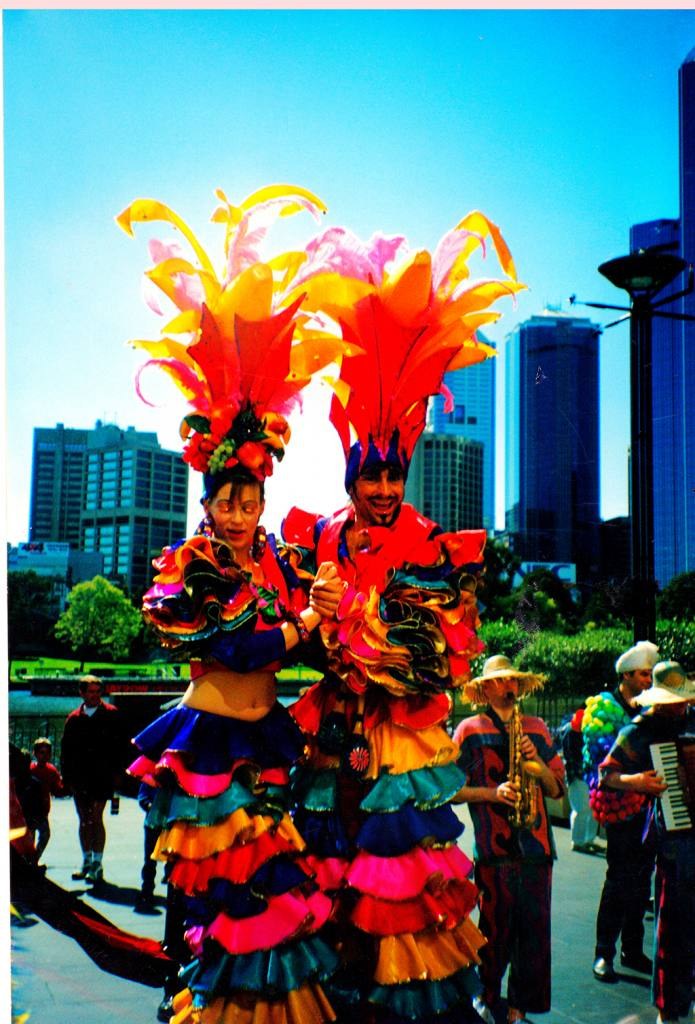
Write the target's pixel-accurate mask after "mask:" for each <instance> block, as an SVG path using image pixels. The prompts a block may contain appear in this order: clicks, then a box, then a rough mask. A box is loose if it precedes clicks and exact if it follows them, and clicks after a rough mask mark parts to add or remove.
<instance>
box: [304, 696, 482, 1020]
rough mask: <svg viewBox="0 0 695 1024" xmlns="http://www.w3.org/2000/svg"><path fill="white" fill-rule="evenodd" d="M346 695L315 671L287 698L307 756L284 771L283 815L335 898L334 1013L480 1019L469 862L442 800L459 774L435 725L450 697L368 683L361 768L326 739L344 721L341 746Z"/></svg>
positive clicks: (347, 716) (350, 707)
mask: <svg viewBox="0 0 695 1024" xmlns="http://www.w3.org/2000/svg"><path fill="white" fill-rule="evenodd" d="M355 701H356V698H353V697H351V696H348V697H347V698H345V695H344V694H341V696H340V699H339V697H338V691H337V689H334V688H332V687H331V686H329V685H328V684H326V683H322V684H317V686H315V687H313V688H312V689H311V690H309V691H308V692H307V693H306V694H305V695H304V696H303V697H302V698H300V700H299V701H298V702H297V703H296V704H295V705H294V706H293V707H292V708H291V709H290V710H291V712H292V714H293V716H294V717H295V719H296V721H297V722H298V724H299V725H300V726H301V727H302V729H303V731H304V733H305V737H306V739H307V742H308V745H309V749H310V758H309V765H308V766H305V765H303V766H301V767H298V768H296V769H294V770H293V796H294V800H295V824H296V825H297V827H298V828H299V829H300V831H301V833H302V835H303V837H304V839H305V841H306V843H307V846H308V849H309V851H310V855H309V857H308V861H309V863H310V864H311V867H312V869H313V870H314V871H315V872H316V876H317V879H318V880H319V883H320V885H321V888H322V890H323V891H327V892H329V893H331V895H332V896H333V897H334V899H335V900H336V903H337V906H338V909H337V912H336V914H335V915H334V918H333V922H332V925H331V927H332V928H333V929H334V936H333V938H334V944H335V946H336V948H339V949H340V950H341V959H342V963H341V968H340V970H339V971H338V972H336V974H335V975H334V976H333V978H331V979H330V980H329V981H328V982H327V986H326V990H327V992H328V994H329V996H330V999H331V1002H332V1003H333V1004H334V1005H335V1006H336V1008H337V1009H338V1010H339V1013H340V1019H341V1020H343V1019H345V1020H360V1021H362V1020H365V1021H367V1020H371V1019H374V1020H376V1021H379V1022H380V1024H404V1022H406V1021H408V1022H410V1024H413V1022H420V1024H425V1022H427V1024H433V1022H435V1021H436V1022H438V1024H449V1022H450V1021H456V1022H458V1024H464V1022H467V1021H478V1019H479V1018H478V1017H477V1014H475V1012H474V1011H473V1009H472V1007H471V999H472V996H473V995H475V994H477V993H478V992H479V991H480V984H479V981H478V977H477V972H476V970H475V965H476V964H477V963H479V956H478V950H479V949H480V947H481V946H482V945H483V943H484V941H485V939H484V937H483V936H482V934H481V933H480V931H479V930H478V928H477V927H476V925H475V924H474V923H473V922H472V921H471V919H470V913H471V911H472V910H473V908H474V907H475V905H476V901H477V890H476V887H475V885H474V884H473V882H472V881H471V880H470V877H469V876H470V875H471V873H472V868H473V865H472V863H471V862H470V860H469V859H468V858H467V857H466V855H465V854H464V853H463V851H462V850H460V849H459V847H458V846H457V839H458V837H459V836H460V834H461V832H462V831H463V826H462V825H461V823H460V822H459V819H458V817H457V815H456V814H455V812H454V811H453V809H452V807H451V805H450V803H451V799H452V797H453V796H454V795H455V794H456V793H457V792H458V791H459V790H460V789H461V787H462V786H463V785H464V783H465V777H464V775H463V773H462V772H461V770H460V769H459V768H458V766H457V764H456V758H457V756H458V750H457V748H456V746H455V745H454V744H453V742H452V740H451V739H450V737H449V735H448V733H447V732H446V730H445V728H444V727H443V722H444V720H445V718H446V716H447V714H448V711H449V701H448V698H447V697H445V696H441V695H439V696H436V697H432V698H427V697H414V698H412V699H406V698H394V697H391V696H390V695H388V694H387V693H373V692H372V693H370V694H369V695H368V696H367V699H366V706H365V708H364V722H363V726H362V731H363V739H364V741H366V745H367V746H368V749H369V765H368V768H367V770H366V772H365V773H364V775H363V776H362V778H356V777H355V774H354V773H353V772H351V771H350V759H349V756H348V757H347V758H346V754H345V752H344V751H340V750H339V749H338V748H339V747H340V745H341V730H342V732H343V733H344V732H345V727H346V726H347V734H348V738H347V745H348V747H349V744H350V737H351V735H352V734H351V729H352V727H353V725H354V721H355V719H356V709H355ZM365 760H366V757H364V758H361V759H360V766H362V765H364V762H365Z"/></svg>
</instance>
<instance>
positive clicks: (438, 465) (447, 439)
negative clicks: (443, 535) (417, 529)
mask: <svg viewBox="0 0 695 1024" xmlns="http://www.w3.org/2000/svg"><path fill="white" fill-rule="evenodd" d="M483 456H484V450H483V445H482V444H481V442H480V441H472V440H470V438H467V437H461V436H459V435H457V434H433V433H430V432H426V433H424V434H423V435H422V437H421V438H420V441H419V442H418V445H417V447H416V449H415V452H414V453H413V459H412V462H411V463H410V469H409V472H408V482H407V484H406V498H407V500H408V501H410V502H412V504H413V505H415V507H416V508H418V509H420V510H421V511H422V513H423V515H426V516H427V517H428V518H430V519H433V520H434V521H435V522H436V523H438V524H439V526H441V528H442V529H443V530H445V531H447V532H448V531H454V530H477V529H479V528H480V525H481V522H482V516H483Z"/></svg>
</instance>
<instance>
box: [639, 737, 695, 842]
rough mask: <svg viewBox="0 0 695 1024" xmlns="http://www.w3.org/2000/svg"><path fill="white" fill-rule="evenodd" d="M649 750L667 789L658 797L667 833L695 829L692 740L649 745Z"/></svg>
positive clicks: (694, 742) (693, 746)
mask: <svg viewBox="0 0 695 1024" xmlns="http://www.w3.org/2000/svg"><path fill="white" fill-rule="evenodd" d="M649 749H650V751H651V755H652V763H653V764H654V767H655V769H656V770H657V772H658V773H659V775H663V777H664V780H665V782H666V784H667V786H668V789H667V790H666V791H665V792H664V793H662V794H661V796H660V797H659V803H660V804H661V812H662V814H663V817H664V825H665V826H666V831H667V832H683V831H685V830H686V829H692V828H695V737H693V736H682V737H679V738H678V739H676V740H674V741H673V742H670V743H652V744H651V746H650V748H649ZM679 768H680V769H681V771H679V770H678V769H679Z"/></svg>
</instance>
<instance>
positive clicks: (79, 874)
mask: <svg viewBox="0 0 695 1024" xmlns="http://www.w3.org/2000/svg"><path fill="white" fill-rule="evenodd" d="M88 871H89V865H88V864H83V865H82V867H81V868H80V870H79V871H73V873H72V875H71V876H70V877H71V878H72V879H73V881H75V882H77V881H79V880H80V879H81V878H86V877H87V872H88Z"/></svg>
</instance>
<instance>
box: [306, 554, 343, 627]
mask: <svg viewBox="0 0 695 1024" xmlns="http://www.w3.org/2000/svg"><path fill="white" fill-rule="evenodd" d="M346 586H347V584H346V582H345V581H344V580H341V579H340V577H339V576H338V571H337V568H336V566H335V565H334V564H333V563H332V562H322V563H321V565H320V566H319V571H318V573H317V574H316V579H315V580H314V582H313V583H312V585H311V590H310V592H309V605H310V607H311V609H312V611H315V612H317V613H318V614H319V615H320V616H321V618H324V619H333V618H335V614H336V612H337V610H338V605H339V604H340V602H341V600H342V597H343V594H344V593H345V588H346Z"/></svg>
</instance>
